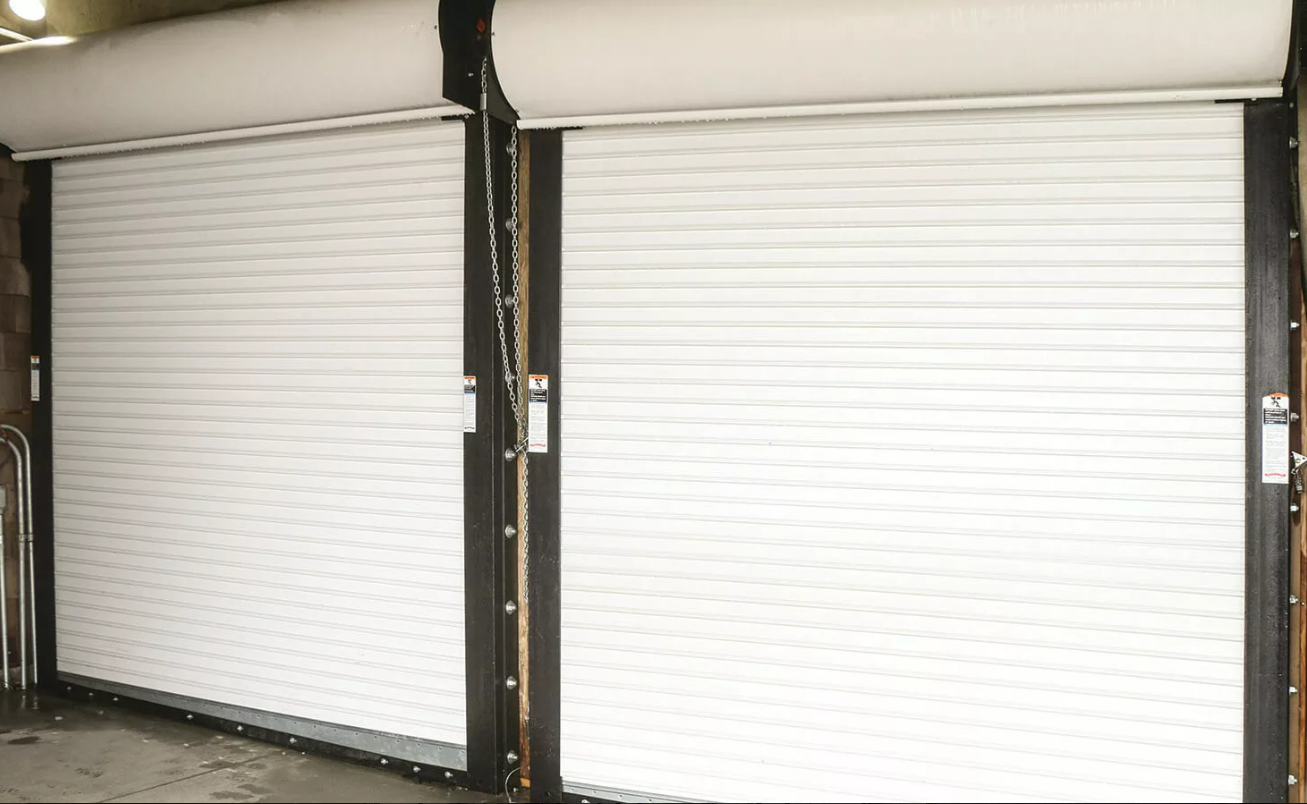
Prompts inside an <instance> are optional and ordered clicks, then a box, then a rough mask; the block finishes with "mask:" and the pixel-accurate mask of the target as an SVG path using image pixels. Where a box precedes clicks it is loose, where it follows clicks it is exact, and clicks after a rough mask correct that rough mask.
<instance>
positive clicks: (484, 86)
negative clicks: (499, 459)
mask: <svg viewBox="0 0 1307 804" xmlns="http://www.w3.org/2000/svg"><path fill="white" fill-rule="evenodd" d="M488 91H489V77H488V62H485V61H483V62H481V139H482V144H483V146H484V150H485V163H486V223H487V224H488V226H489V228H490V271H491V276H492V278H493V281H494V296H495V321H496V324H497V325H498V328H499V355H500V359H501V361H502V365H503V368H504V386H505V387H506V388H507V389H508V402H509V405H510V406H511V407H512V409H513V419H514V423H515V424H516V425H517V433H516V434H515V436H514V440H515V446H514V451H515V452H516V453H517V455H518V456H519V457H520V458H521V461H522V484H521V506H522V522H521V526H522V527H521V529H520V531H521V533H520V535H521V539H522V571H523V573H525V572H526V565H527V555H528V554H527V548H528V545H529V542H528V539H527V522H528V511H529V510H530V509H529V507H528V501H529V493H528V492H529V485H528V482H527V481H528V468H529V465H528V462H527V456H528V453H527V398H526V394H527V390H526V372H525V368H526V366H525V363H526V357H525V355H526V343H525V341H524V333H523V332H522V315H521V310H522V298H521V296H520V294H521V283H520V276H521V274H520V271H519V266H520V265H521V262H520V254H519V252H518V232H517V212H518V209H517V205H518V199H517V189H518V188H517V184H518V150H517V136H518V134H517V127H516V126H514V127H513V130H512V137H511V139H510V140H509V142H508V155H509V163H510V165H509V171H510V172H509V176H510V177H511V180H510V187H511V190H510V192H509V194H508V197H509V217H508V219H507V220H506V221H504V228H505V229H506V230H507V232H508V234H509V246H508V257H509V259H510V260H511V266H510V268H509V270H510V272H511V273H510V276H511V281H512V295H511V296H509V297H508V299H507V300H506V299H505V298H504V291H503V283H502V282H501V281H500V272H499V238H498V234H497V232H496V230H495V184H494V173H493V170H492V168H491V164H492V162H493V161H494V152H493V150H492V149H491V147H490V115H489V114H487V113H486V102H485V99H486V94H487V92H488ZM505 303H507V304H509V305H510V306H511V307H512V308H513V345H514V352H515V354H514V358H515V360H514V361H511V363H512V364H511V365H510V360H509V358H508V335H507V333H506V332H505V328H504V324H505V322H504V305H505ZM526 598H527V586H526V584H525V583H523V586H522V599H523V600H524V601H525V600H526Z"/></svg>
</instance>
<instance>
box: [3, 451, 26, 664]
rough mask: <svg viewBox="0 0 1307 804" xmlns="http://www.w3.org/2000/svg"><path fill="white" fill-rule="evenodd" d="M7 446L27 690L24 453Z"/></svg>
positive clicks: (21, 657) (20, 639) (20, 643)
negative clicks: (15, 505)
mask: <svg viewBox="0 0 1307 804" xmlns="http://www.w3.org/2000/svg"><path fill="white" fill-rule="evenodd" d="M5 446H7V447H9V451H10V452H12V453H13V454H14V485H15V486H16V487H17V494H15V495H14V496H15V497H17V498H18V677H19V679H20V687H21V688H22V689H27V553H26V552H25V547H26V544H25V543H24V539H23V528H24V525H25V523H26V516H25V514H24V511H23V499H24V498H23V453H22V450H20V449H18V445H17V444H15V443H14V442H12V441H10V440H9V439H8V438H5Z"/></svg>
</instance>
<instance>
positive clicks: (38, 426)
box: [19, 161, 58, 690]
mask: <svg viewBox="0 0 1307 804" xmlns="http://www.w3.org/2000/svg"><path fill="white" fill-rule="evenodd" d="M52 168H53V165H52V163H51V162H48V161H46V162H29V163H27V166H26V169H25V171H24V175H25V176H26V184H27V200H26V201H25V202H24V203H23V208H22V213H21V216H20V220H19V231H20V235H21V237H22V242H23V246H22V254H23V264H24V265H25V266H27V271H28V275H29V278H30V280H31V283H32V296H31V304H32V341H31V342H32V346H31V349H32V356H33V357H36V358H39V359H40V370H41V375H40V388H39V391H40V401H38V402H33V403H32V432H31V433H29V434H28V438H29V440H30V441H31V446H32V524H33V527H34V533H33V539H34V540H35V542H34V543H33V545H32V551H33V563H34V567H33V570H34V572H35V575H36V620H37V636H36V650H37V672H38V674H39V676H40V682H41V688H42V689H43V690H53V689H54V687H55V684H56V682H57V680H58V679H57V678H56V674H57V669H56V668H57V663H56V659H57V657H56V655H55V650H56V648H55V645H56V642H55V630H54V629H55V617H54V606H55V603H54V467H53V452H54V446H53V440H52V432H53V431H52V427H51V403H52V398H51V397H52V394H51V385H50V378H51V375H52V373H53V372H54V364H53V360H52V359H51V356H50V267H51V245H50V237H51V225H52V224H51V218H52V215H53V212H52V202H53V198H52V195H51V180H52V173H53V170H52Z"/></svg>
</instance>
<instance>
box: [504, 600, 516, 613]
mask: <svg viewBox="0 0 1307 804" xmlns="http://www.w3.org/2000/svg"><path fill="white" fill-rule="evenodd" d="M504 613H505V614H508V615H513V614H517V604H516V603H514V602H513V601H511V600H510V601H508V602H507V603H505V604H504Z"/></svg>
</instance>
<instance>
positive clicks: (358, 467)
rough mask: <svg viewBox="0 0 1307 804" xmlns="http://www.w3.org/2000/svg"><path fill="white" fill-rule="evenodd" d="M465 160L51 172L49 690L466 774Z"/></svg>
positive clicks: (223, 160)
mask: <svg viewBox="0 0 1307 804" xmlns="http://www.w3.org/2000/svg"><path fill="white" fill-rule="evenodd" d="M462 162H463V133H462V126H461V125H460V124H442V123H424V124H410V125H402V126H380V127H373V128H360V129H353V130H346V131H340V132H334V133H328V134H318V135H304V136H297V137H287V138H279V139H275V140H260V141H251V142H245V143H234V144H224V145H217V146H210V147H195V148H185V149H176V150H168V151H158V152H146V153H140V154H134V155H127V156H115V157H105V158H97V159H87V160H75V161H64V162H58V163H56V165H55V185H54V299H53V305H54V321H53V328H54V333H53V340H54V347H53V348H54V356H53V357H54V365H55V369H56V370H55V374H54V378H55V379H54V400H55V402H54V417H55V418H54V432H55V444H54V454H55V464H54V465H55V534H56V545H55V547H56V577H57V595H58V617H59V620H58V639H59V669H60V671H61V672H63V673H69V674H73V675H75V676H78V677H83V678H88V679H92V680H98V681H99V682H107V683H110V684H118V685H130V686H131V687H133V688H145V689H149V690H153V691H156V692H157V693H159V694H165V695H171V696H184V697H185V698H186V699H199V700H203V701H210V702H214V703H215V704H216V705H224V706H233V707H240V708H243V709H245V710H257V711H262V712H268V713H272V714H273V715H277V716H284V717H287V718H291V719H292V720H295V721H300V720H302V721H304V722H318V723H328V724H333V725H335V726H340V727H344V729H345V731H343V732H341V733H342V734H345V733H347V732H349V730H351V729H353V730H355V731H356V732H357V734H358V735H360V736H359V739H360V740H363V741H364V742H366V741H367V740H375V739H376V738H375V736H373V735H375V734H393V735H399V736H401V737H404V738H411V739H410V740H409V741H407V742H406V741H402V740H401V741H399V742H398V743H396V745H397V746H398V747H397V748H395V750H396V751H400V752H403V751H410V752H413V753H414V755H413V756H412V757H411V758H413V759H415V760H419V759H420V760H421V761H424V762H432V761H449V762H455V763H464V762H465V761H466V759H465V752H463V751H462V749H461V748H459V746H462V745H464V744H465V743H466V734H465V731H466V724H465V717H466V716H465V707H466V683H465V679H464V672H465V671H464V658H463V653H464V633H463V622H464V617H463V526H462V520H463V492H462V482H463V467H462V416H461V412H462V394H461V385H460V378H461V375H462V362H463V357H462V356H463V346H462V292H463V290H462V289H463V273H462V237H463V235H462V226H463V212H462V199H463V181H462ZM333 733H335V732H333ZM348 744H351V745H352V744H354V743H353V742H348ZM359 744H362V743H359ZM439 744H447V745H449V746H452V747H453V748H451V749H450V750H448V751H443V752H441V751H439V750H437V751H435V752H434V753H433V749H432V748H431V746H432V745H439Z"/></svg>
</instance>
